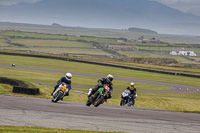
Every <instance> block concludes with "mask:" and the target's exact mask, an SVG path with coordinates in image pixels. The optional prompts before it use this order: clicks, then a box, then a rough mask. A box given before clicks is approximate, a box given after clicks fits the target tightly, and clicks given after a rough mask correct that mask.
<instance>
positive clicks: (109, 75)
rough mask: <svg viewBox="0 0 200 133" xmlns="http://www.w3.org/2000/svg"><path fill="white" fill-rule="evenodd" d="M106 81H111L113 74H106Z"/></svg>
mask: <svg viewBox="0 0 200 133" xmlns="http://www.w3.org/2000/svg"><path fill="white" fill-rule="evenodd" d="M106 78H107V80H108V81H110V82H112V81H113V76H112V75H111V74H108V76H107V77H106Z"/></svg>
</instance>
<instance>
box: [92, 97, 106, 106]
mask: <svg viewBox="0 0 200 133" xmlns="http://www.w3.org/2000/svg"><path fill="white" fill-rule="evenodd" d="M104 98H105V97H104V96H100V97H99V99H97V100H96V101H95V102H94V107H98V106H99V105H100V104H101V103H102V100H103V99H104Z"/></svg>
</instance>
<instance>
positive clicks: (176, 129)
mask: <svg viewBox="0 0 200 133" xmlns="http://www.w3.org/2000/svg"><path fill="white" fill-rule="evenodd" d="M0 66H6V67H10V66H7V65H5V64H0ZM16 68H23V69H33V70H40V71H51V72H60V73H65V72H66V71H60V70H52V69H43V68H34V67H24V66H16ZM72 73H73V74H76V75H86V76H93V77H105V75H98V74H89V73H79V72H72ZM115 79H117V80H127V81H133V80H134V81H135V82H141V83H151V84H157V85H164V86H170V87H173V88H174V90H171V92H176V91H179V90H176V89H177V88H180V87H186V88H187V87H190V89H191V90H193V91H194V92H196V86H184V85H178V84H170V83H163V82H153V81H146V80H137V79H131V78H122V77H115ZM136 80H137V81H136ZM0 125H18V126H24V125H26V126H41V127H52V128H70V129H85V130H98V131H124V132H133V133H199V131H200V114H199V113H182V112H170V111H167V110H157V109H146V108H137V107H134V108H130V107H121V106H114V105H100V106H99V107H97V108H96V107H93V106H90V107H87V106H86V105H85V103H80V102H70V101H59V102H58V103H52V102H51V100H50V99H44V98H31V97H19V96H9V95H4V94H1V95H0Z"/></svg>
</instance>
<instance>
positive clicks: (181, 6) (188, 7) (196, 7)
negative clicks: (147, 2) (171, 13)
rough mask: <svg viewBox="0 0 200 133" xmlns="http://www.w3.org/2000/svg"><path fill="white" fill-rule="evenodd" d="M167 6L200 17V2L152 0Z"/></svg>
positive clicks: (195, 0) (197, 0) (191, 0)
mask: <svg viewBox="0 0 200 133" xmlns="http://www.w3.org/2000/svg"><path fill="white" fill-rule="evenodd" d="M152 1H158V2H161V3H163V4H166V5H168V6H170V7H173V8H175V9H178V10H180V11H183V12H185V13H193V14H195V15H198V16H200V0H152Z"/></svg>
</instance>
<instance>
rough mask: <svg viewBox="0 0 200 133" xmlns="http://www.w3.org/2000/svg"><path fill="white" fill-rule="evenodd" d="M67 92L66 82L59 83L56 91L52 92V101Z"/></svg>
mask: <svg viewBox="0 0 200 133" xmlns="http://www.w3.org/2000/svg"><path fill="white" fill-rule="evenodd" d="M67 92H68V88H67V84H66V83H61V84H60V85H59V87H58V88H57V89H56V91H55V92H54V93H53V98H52V100H51V101H52V102H55V103H56V102H57V101H59V100H61V99H63V97H64V96H65V94H66V93H67Z"/></svg>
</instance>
